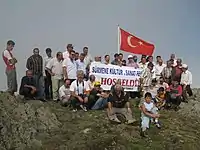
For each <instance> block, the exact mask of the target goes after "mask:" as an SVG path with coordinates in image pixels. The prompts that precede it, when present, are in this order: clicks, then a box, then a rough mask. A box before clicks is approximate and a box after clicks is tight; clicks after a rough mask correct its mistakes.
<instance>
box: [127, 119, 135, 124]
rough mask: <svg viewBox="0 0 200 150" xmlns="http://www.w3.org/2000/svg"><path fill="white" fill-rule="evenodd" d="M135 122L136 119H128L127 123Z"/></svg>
mask: <svg viewBox="0 0 200 150" xmlns="http://www.w3.org/2000/svg"><path fill="white" fill-rule="evenodd" d="M134 122H136V120H135V119H132V120H128V121H127V124H133V123H134Z"/></svg>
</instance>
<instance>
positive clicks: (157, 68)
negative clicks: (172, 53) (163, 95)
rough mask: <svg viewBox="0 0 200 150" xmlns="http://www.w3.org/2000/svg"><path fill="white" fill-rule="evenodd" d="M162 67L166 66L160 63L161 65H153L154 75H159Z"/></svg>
mask: <svg viewBox="0 0 200 150" xmlns="http://www.w3.org/2000/svg"><path fill="white" fill-rule="evenodd" d="M164 67H166V65H165V64H162V65H159V64H157V65H155V75H156V76H161V72H162V71H163V69H164Z"/></svg>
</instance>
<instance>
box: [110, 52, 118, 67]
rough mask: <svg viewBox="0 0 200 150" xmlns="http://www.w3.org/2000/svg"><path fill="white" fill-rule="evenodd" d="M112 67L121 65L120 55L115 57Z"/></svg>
mask: <svg viewBox="0 0 200 150" xmlns="http://www.w3.org/2000/svg"><path fill="white" fill-rule="evenodd" d="M111 64H112V65H120V61H119V54H117V53H116V54H115V55H114V60H113V61H112V62H111Z"/></svg>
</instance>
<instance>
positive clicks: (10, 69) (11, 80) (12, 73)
mask: <svg viewBox="0 0 200 150" xmlns="http://www.w3.org/2000/svg"><path fill="white" fill-rule="evenodd" d="M14 46H15V42H13V41H11V40H9V41H8V42H7V47H6V50H4V51H3V53H2V57H3V60H4V63H5V64H6V76H7V87H8V90H7V91H8V92H9V93H10V94H11V95H14V93H15V92H17V73H16V68H15V64H16V63H17V60H16V58H15V57H14V56H13V54H12V50H13V48H14Z"/></svg>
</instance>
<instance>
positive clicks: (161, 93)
mask: <svg viewBox="0 0 200 150" xmlns="http://www.w3.org/2000/svg"><path fill="white" fill-rule="evenodd" d="M155 103H156V107H157V108H158V109H159V110H160V109H161V108H163V107H164V106H165V103H166V92H165V89H164V87H160V88H159V89H158V91H157V95H156V96H155Z"/></svg>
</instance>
